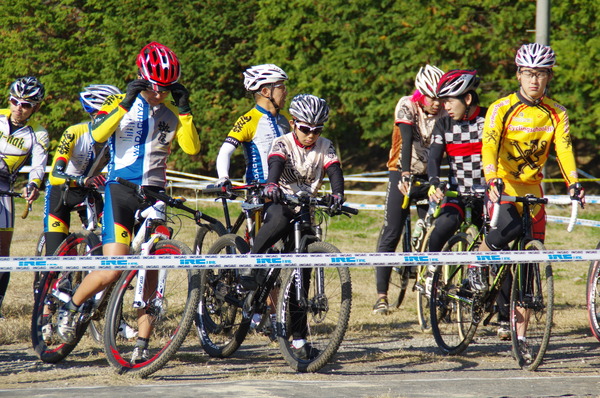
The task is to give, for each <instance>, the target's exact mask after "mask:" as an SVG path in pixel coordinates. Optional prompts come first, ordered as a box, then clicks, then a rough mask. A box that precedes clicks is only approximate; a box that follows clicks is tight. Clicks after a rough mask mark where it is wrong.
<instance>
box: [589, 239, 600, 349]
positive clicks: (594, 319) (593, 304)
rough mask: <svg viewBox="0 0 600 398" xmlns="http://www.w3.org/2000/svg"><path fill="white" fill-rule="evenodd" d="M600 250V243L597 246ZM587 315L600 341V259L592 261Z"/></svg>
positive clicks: (591, 327) (594, 333)
mask: <svg viewBox="0 0 600 398" xmlns="http://www.w3.org/2000/svg"><path fill="white" fill-rule="evenodd" d="M596 250H600V243H598V245H597V246H596ZM586 301H587V315H588V321H589V324H590V330H591V331H592V334H593V335H594V337H596V339H598V340H599V341H600V260H594V261H592V262H590V267H589V270H588V278H587V289H586Z"/></svg>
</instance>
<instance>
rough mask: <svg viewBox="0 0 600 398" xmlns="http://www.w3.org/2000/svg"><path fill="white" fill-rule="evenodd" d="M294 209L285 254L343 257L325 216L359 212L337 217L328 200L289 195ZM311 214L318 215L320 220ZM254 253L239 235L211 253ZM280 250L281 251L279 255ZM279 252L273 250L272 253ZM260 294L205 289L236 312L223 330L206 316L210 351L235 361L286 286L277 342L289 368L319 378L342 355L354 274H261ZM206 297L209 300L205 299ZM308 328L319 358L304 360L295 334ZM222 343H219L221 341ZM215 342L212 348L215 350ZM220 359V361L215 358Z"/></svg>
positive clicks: (234, 285)
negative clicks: (326, 238)
mask: <svg viewBox="0 0 600 398" xmlns="http://www.w3.org/2000/svg"><path fill="white" fill-rule="evenodd" d="M286 197H287V201H288V203H289V204H290V206H294V207H295V206H300V211H299V212H298V213H297V216H296V217H295V218H294V221H293V231H292V232H291V233H290V235H289V236H287V237H286V238H285V239H284V242H283V249H282V250H281V251H280V252H283V253H338V252H339V250H338V249H337V248H336V247H335V246H333V245H331V244H329V243H326V242H322V241H321V240H320V239H321V238H320V237H321V228H320V225H319V224H320V222H319V221H318V217H319V213H320V212H324V213H326V214H328V215H337V214H345V215H350V214H357V213H358V211H357V210H356V209H353V208H350V207H347V206H342V209H341V212H339V213H336V212H333V211H331V209H329V207H328V206H327V203H326V201H324V200H323V199H322V198H311V197H309V196H303V195H299V196H291V195H287V196H286ZM311 209H314V210H316V215H315V220H313V219H312V218H311ZM249 250H250V247H249V245H248V244H247V242H246V241H245V240H244V239H243V238H241V237H240V236H237V235H232V234H229V235H224V236H222V237H221V238H219V239H218V240H217V242H215V245H214V246H213V248H211V250H210V253H213V254H219V253H227V254H229V253H232V252H235V253H246V252H248V251H249ZM275 250H278V249H275ZM273 252H278V251H274V250H271V251H269V252H268V253H273ZM261 271H263V272H262V273H261V277H260V278H259V279H260V283H259V287H258V288H257V290H255V291H252V292H245V291H243V290H241V289H240V288H239V286H238V281H237V279H236V280H232V281H231V283H230V285H229V286H228V287H227V288H223V285H222V284H219V283H216V284H203V285H202V287H203V289H211V290H212V291H213V292H212V293H210V295H215V296H216V295H220V296H221V297H222V301H223V302H226V303H228V304H229V305H230V306H229V307H228V308H234V309H235V311H233V310H229V311H222V312H221V314H222V315H223V316H222V317H221V318H220V323H219V324H214V323H211V318H210V317H208V316H201V317H200V320H201V322H206V323H207V325H206V326H205V327H204V328H203V329H202V330H203V331H204V332H205V334H204V335H203V336H202V337H203V338H205V339H206V340H207V341H206V342H205V344H206V346H207V347H210V348H211V349H213V350H214V354H220V356H228V355H231V354H232V353H233V352H235V350H236V349H237V348H238V347H239V346H240V344H241V343H242V342H243V340H244V338H245V336H246V334H247V333H248V330H249V328H250V322H251V317H252V315H253V314H256V313H259V314H266V311H267V297H268V296H269V293H270V292H271V291H272V289H273V288H275V287H276V285H277V284H278V280H281V288H280V290H279V298H278V302H277V325H276V329H277V340H278V342H279V347H280V351H281V352H282V355H283V356H284V358H285V360H286V362H287V363H288V364H289V365H290V366H291V367H292V368H293V369H294V370H297V371H300V372H316V371H318V370H319V369H321V368H322V367H323V366H324V365H325V364H326V363H327V362H328V361H329V360H330V359H331V357H332V356H333V355H334V354H335V353H336V352H337V349H338V348H339V345H340V343H341V341H342V340H343V337H344V334H345V332H346V328H347V326H348V320H349V317H350V307H351V300H352V284H351V280H350V271H349V270H348V268H346V267H339V268H330V267H314V268H305V269H300V268H298V269H292V270H286V271H282V269H281V268H269V269H264V270H261ZM203 296H204V294H203ZM302 328H305V330H304V331H305V332H307V336H306V340H307V341H308V344H310V346H312V347H313V348H315V349H317V350H318V352H319V354H318V355H317V356H316V357H314V358H311V359H301V358H298V357H297V356H296V354H295V353H294V351H293V350H292V349H291V347H290V338H291V337H292V334H293V332H294V331H298V330H300V329H302ZM216 337H218V338H219V340H218V341H215V339H216ZM210 342H212V344H210ZM214 356H219V355H214Z"/></svg>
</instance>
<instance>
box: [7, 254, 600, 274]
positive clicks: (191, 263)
mask: <svg viewBox="0 0 600 398" xmlns="http://www.w3.org/2000/svg"><path fill="white" fill-rule="evenodd" d="M596 260H600V250H554V251H520V252H513V251H502V252H439V253H438V252H431V253H416V252H415V253H349V254H346V253H318V254H236V255H186V256H163V255H161V256H120V257H105V256H90V257H2V258H0V271H53V270H54V271H83V270H127V269H159V268H166V269H170V268H172V269H175V268H183V269H201V268H246V267H253V268H270V267H274V266H277V267H282V268H296V267H315V266H319V267H358V266H361V267H365V266H369V267H372V266H396V267H398V266H409V265H411V266H412V265H423V264H428V265H444V264H446V265H449V264H470V263H478V264H516V263H532V262H570V261H596Z"/></svg>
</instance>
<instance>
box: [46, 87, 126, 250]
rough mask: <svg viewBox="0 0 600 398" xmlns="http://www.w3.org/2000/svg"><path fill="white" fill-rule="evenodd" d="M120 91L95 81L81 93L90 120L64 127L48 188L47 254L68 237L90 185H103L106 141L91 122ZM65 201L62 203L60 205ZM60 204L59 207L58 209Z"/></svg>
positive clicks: (100, 203)
mask: <svg viewBox="0 0 600 398" xmlns="http://www.w3.org/2000/svg"><path fill="white" fill-rule="evenodd" d="M116 94H121V91H120V90H119V89H118V88H117V87H114V86H110V85H105V84H93V85H91V86H87V87H85V88H84V90H83V91H82V92H81V93H80V94H79V99H80V102H81V105H82V106H83V109H84V110H85V111H86V112H87V113H88V114H89V115H90V117H91V119H92V120H91V121H88V122H83V123H78V124H75V125H73V126H71V127H69V128H67V129H66V130H65V132H64V133H63V135H62V137H61V138H60V141H59V143H58V147H57V148H56V153H55V154H54V158H53V159H52V167H51V171H50V175H49V176H48V182H49V183H50V184H49V186H48V187H47V189H46V200H45V204H44V233H45V236H46V255H47V256H51V255H53V254H54V251H55V250H56V249H57V248H58V246H59V245H60V244H61V242H62V241H63V240H64V239H65V238H66V237H67V235H68V233H69V227H70V224H71V211H72V210H73V209H74V208H75V206H77V205H78V204H79V203H81V202H83V201H84V200H85V197H86V195H87V194H88V189H86V188H88V187H96V188H97V187H101V186H104V184H105V183H106V179H105V178H104V176H103V175H102V174H101V171H102V169H103V168H104V166H106V164H107V163H108V159H109V158H108V155H109V154H108V150H107V148H106V144H105V143H101V142H96V141H95V140H94V139H93V138H92V135H91V133H90V129H91V124H92V122H93V121H94V118H95V117H96V115H97V114H98V111H99V110H100V107H101V106H102V104H103V103H104V101H105V100H106V99H107V98H108V97H109V96H111V95H116ZM67 180H68V181H69V191H68V192H67V193H66V197H63V192H62V189H61V186H62V185H63V184H64V183H65V181H67ZM94 196H95V202H96V208H97V211H98V214H101V213H102V209H103V207H104V202H103V199H102V195H100V193H98V192H94ZM61 201H63V204H64V205H63V206H58V205H59V204H60V202H61ZM57 207H59V208H58V209H57Z"/></svg>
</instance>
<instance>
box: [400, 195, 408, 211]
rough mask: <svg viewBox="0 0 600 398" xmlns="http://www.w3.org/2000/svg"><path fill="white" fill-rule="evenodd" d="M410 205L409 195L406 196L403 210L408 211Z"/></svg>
mask: <svg viewBox="0 0 600 398" xmlns="http://www.w3.org/2000/svg"><path fill="white" fill-rule="evenodd" d="M409 203H410V196H409V195H405V196H404V200H403V201H402V208H403V209H408V205H409Z"/></svg>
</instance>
